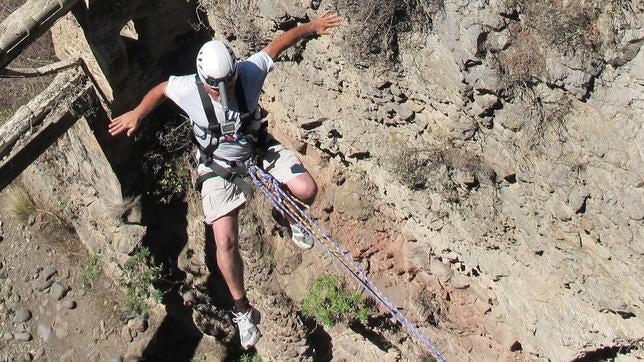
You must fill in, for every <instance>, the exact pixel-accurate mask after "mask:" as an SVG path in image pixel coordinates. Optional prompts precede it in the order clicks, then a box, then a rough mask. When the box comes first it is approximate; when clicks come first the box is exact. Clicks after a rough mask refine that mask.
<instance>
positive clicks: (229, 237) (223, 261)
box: [212, 209, 246, 300]
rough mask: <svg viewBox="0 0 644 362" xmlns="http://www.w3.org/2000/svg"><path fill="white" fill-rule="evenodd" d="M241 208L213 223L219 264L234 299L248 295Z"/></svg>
mask: <svg viewBox="0 0 644 362" xmlns="http://www.w3.org/2000/svg"><path fill="white" fill-rule="evenodd" d="M238 213H239V209H238V210H235V211H233V212H231V213H230V214H228V215H226V216H223V217H221V218H219V219H217V220H215V222H214V223H213V224H212V230H213V232H214V235H215V243H216V244H217V265H218V266H219V270H220V271H221V274H222V275H223V277H224V280H225V281H226V285H228V289H229V290H230V294H231V295H232V297H233V299H234V300H238V299H242V298H244V297H245V296H246V289H245V288H244V264H243V262H242V258H241V255H240V254H239V241H238V237H239V225H238V220H237V216H238Z"/></svg>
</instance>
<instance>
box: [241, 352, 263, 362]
mask: <svg viewBox="0 0 644 362" xmlns="http://www.w3.org/2000/svg"><path fill="white" fill-rule="evenodd" d="M239 362H262V359H261V358H260V357H259V356H258V355H256V354H242V355H241V356H240V357H239Z"/></svg>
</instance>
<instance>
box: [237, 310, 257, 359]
mask: <svg viewBox="0 0 644 362" xmlns="http://www.w3.org/2000/svg"><path fill="white" fill-rule="evenodd" d="M233 315H234V316H235V317H234V318H233V322H235V323H237V328H239V339H240V340H241V346H242V348H243V349H245V350H246V349H249V348H252V347H253V346H255V344H256V343H257V341H259V338H260V337H261V336H262V333H261V332H260V331H259V328H257V325H258V324H259V322H260V320H261V319H262V315H261V314H260V313H259V311H258V310H257V309H255V308H251V309H250V310H248V312H246V313H233Z"/></svg>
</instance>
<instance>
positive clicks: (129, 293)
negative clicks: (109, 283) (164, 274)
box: [119, 248, 162, 318]
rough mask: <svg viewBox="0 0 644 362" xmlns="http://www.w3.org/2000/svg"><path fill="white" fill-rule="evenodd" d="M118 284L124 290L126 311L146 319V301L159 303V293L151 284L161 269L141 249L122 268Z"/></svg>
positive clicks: (148, 254) (146, 252)
mask: <svg viewBox="0 0 644 362" xmlns="http://www.w3.org/2000/svg"><path fill="white" fill-rule="evenodd" d="M122 271H123V274H122V275H121V278H120V280H119V284H120V285H121V287H122V288H124V289H125V306H126V307H127V309H128V311H130V312H132V313H135V314H137V315H139V316H141V317H143V318H147V316H148V312H149V308H148V305H147V301H146V300H147V299H148V298H150V297H152V298H153V299H154V300H155V301H156V302H160V301H161V296H162V295H161V292H160V291H159V290H157V289H156V288H155V287H154V285H153V284H152V283H153V282H154V281H156V280H157V279H159V277H160V275H161V267H159V266H155V265H154V263H153V260H152V257H151V256H150V250H149V249H148V248H141V249H140V250H139V251H137V252H136V254H134V255H132V256H130V257H129V258H128V259H127V261H126V262H125V264H124V265H123V268H122Z"/></svg>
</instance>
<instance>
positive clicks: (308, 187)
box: [288, 173, 318, 203]
mask: <svg viewBox="0 0 644 362" xmlns="http://www.w3.org/2000/svg"><path fill="white" fill-rule="evenodd" d="M288 186H289V189H290V190H291V192H292V193H293V194H294V195H295V196H296V197H297V198H298V199H300V200H302V201H304V202H307V203H312V202H313V200H315V196H316V195H317V193H318V185H317V183H315V180H313V177H311V175H309V174H308V173H307V174H304V175H302V176H298V177H297V178H296V179H294V180H293V181H292V182H289V185H288Z"/></svg>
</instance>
